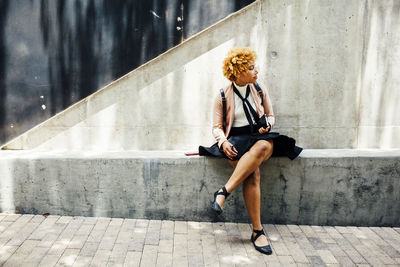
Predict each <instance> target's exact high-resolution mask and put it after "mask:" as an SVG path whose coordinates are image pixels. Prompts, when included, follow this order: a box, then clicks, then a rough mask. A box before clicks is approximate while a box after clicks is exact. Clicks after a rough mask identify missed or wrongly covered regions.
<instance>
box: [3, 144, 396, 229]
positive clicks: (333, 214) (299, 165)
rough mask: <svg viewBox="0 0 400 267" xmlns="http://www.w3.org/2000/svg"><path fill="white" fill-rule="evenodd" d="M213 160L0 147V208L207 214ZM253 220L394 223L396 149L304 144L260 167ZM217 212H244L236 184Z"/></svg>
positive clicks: (224, 172) (221, 179)
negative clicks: (294, 154) (257, 216)
mask: <svg viewBox="0 0 400 267" xmlns="http://www.w3.org/2000/svg"><path fill="white" fill-rule="evenodd" d="M231 172H232V168H231V167H230V165H229V164H228V163H227V162H226V161H225V160H222V159H214V158H205V157H198V156H194V157H186V156H184V155H183V152H180V151H130V152H106V153H103V152H102V153H95V152H90V153H73V152H68V153H65V152H35V151H1V152H0V178H1V179H0V186H1V188H0V189H1V190H0V206H1V211H13V210H16V211H19V212H22V213H35V214H40V213H44V212H49V213H51V214H58V215H82V216H107V217H129V218H148V219H173V220H196V221H213V220H215V219H216V218H215V217H214V216H212V213H210V210H209V208H208V207H209V203H210V201H211V200H212V194H213V192H214V191H215V190H216V189H217V188H219V187H221V185H223V184H224V183H225V181H226V180H227V178H228V177H229V175H230V174H231ZM261 173H262V181H261V184H262V188H261V191H262V207H261V209H262V220H263V223H279V224H280V223H285V224H313V225H363V226H367V225H368V226H373V225H374V226H399V225H400V195H399V194H398V192H400V179H399V177H400V150H386V151H385V150H344V149H343V150H330V149H329V150H328V149H324V150H304V151H303V152H302V154H301V156H300V157H299V158H298V159H296V160H294V161H290V160H289V159H286V158H272V159H271V160H269V161H268V162H267V163H264V164H263V165H262V167H261ZM221 219H222V220H226V221H238V222H245V221H248V220H249V219H248V215H247V212H246V209H245V206H244V201H243V197H242V194H241V188H239V189H238V190H236V191H235V192H234V193H233V194H232V195H231V196H230V197H229V198H228V201H227V203H226V206H225V211H224V216H223V217H222V218H221Z"/></svg>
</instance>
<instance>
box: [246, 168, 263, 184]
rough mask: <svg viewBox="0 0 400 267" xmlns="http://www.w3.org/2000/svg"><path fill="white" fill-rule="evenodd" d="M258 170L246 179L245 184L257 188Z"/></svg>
mask: <svg viewBox="0 0 400 267" xmlns="http://www.w3.org/2000/svg"><path fill="white" fill-rule="evenodd" d="M260 180H261V179H260V169H259V168H257V170H255V171H254V172H253V173H252V174H251V175H250V176H249V177H248V178H247V179H246V182H247V183H249V184H251V185H252V186H258V185H259V184H260Z"/></svg>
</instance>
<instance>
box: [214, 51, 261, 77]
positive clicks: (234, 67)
mask: <svg viewBox="0 0 400 267" xmlns="http://www.w3.org/2000/svg"><path fill="white" fill-rule="evenodd" d="M256 58H257V54H256V52H254V51H253V50H251V49H250V48H249V47H235V48H232V49H231V50H230V51H229V52H228V55H227V57H226V58H225V59H224V61H223V66H222V71H223V73H224V76H225V77H226V78H227V79H228V80H230V81H232V82H233V81H235V80H236V77H237V76H238V75H239V74H240V73H242V72H246V71H247V70H248V69H249V66H250V63H254V62H255V61H256Z"/></svg>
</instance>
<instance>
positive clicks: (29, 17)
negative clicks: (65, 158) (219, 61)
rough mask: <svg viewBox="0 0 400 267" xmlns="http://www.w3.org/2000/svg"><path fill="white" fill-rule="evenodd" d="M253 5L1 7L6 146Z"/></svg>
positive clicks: (1, 126) (122, 0) (180, 0)
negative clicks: (33, 128)
mask: <svg viewBox="0 0 400 267" xmlns="http://www.w3.org/2000/svg"><path fill="white" fill-rule="evenodd" d="M253 1H254V0H242V1H238V0H235V1H231V0H205V1H189V0H163V1H155V0H113V1H111V0H29V1H28V0H13V1H11V0H0V144H3V143H5V142H7V141H9V140H11V139H12V138H14V137H16V136H18V135H19V134H21V133H23V132H25V131H26V130H28V129H30V128H32V127H33V126H35V125H37V124H39V123H40V122H43V121H44V120H46V119H48V118H50V117H51V116H53V115H54V114H56V113H57V112H60V111H62V110H63V109H65V108H67V107H68V106H70V105H71V104H73V103H75V102H77V101H79V100H80V99H82V98H84V97H86V96H88V95H89V94H91V93H93V92H94V91H96V90H98V89H99V88H101V87H102V86H104V85H106V84H108V83H109V82H111V81H113V80H115V79H117V78H118V77H120V76H122V75H124V74H126V73H127V72H129V71H131V70H133V69H135V68H136V67H138V66H140V65H142V64H143V63H145V62H147V61H148V60H150V59H152V58H154V57H156V56H157V55H159V54H161V53H163V52H165V51H166V50H168V49H169V48H172V47H173V46H175V45H177V44H179V43H180V42H182V41H183V40H185V39H186V38H188V37H190V36H192V35H193V34H196V33H197V32H199V31H200V30H202V29H204V28H206V27H208V26H210V25H212V24H214V23H215V22H217V21H218V20H220V19H222V18H224V17H225V16H227V15H229V14H230V13H232V12H234V11H236V10H238V9H240V8H242V7H244V6H246V5H248V4H250V3H251V2H253Z"/></svg>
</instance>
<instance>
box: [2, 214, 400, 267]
mask: <svg viewBox="0 0 400 267" xmlns="http://www.w3.org/2000/svg"><path fill="white" fill-rule="evenodd" d="M264 229H265V231H266V233H267V236H268V239H269V241H270V243H271V247H272V250H273V254H272V255H269V256H266V255H263V254H261V253H259V252H257V251H256V250H255V249H254V248H253V245H252V244H251V242H250V238H249V237H250V233H251V226H250V225H249V224H243V223H223V222H215V223H210V222H193V221H170V220H162V221H161V220H140V219H137V220H136V219H120V218H96V217H95V218H91V217H69V216H61V217H60V216H48V217H44V216H41V215H3V214H0V265H2V266H46V267H47V266H142V267H151V266H179V267H184V266H285V267H287V266H399V265H400V228H390V227H349V226H347V227H342V226H308V225H280V224H275V225H274V224H264Z"/></svg>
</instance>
